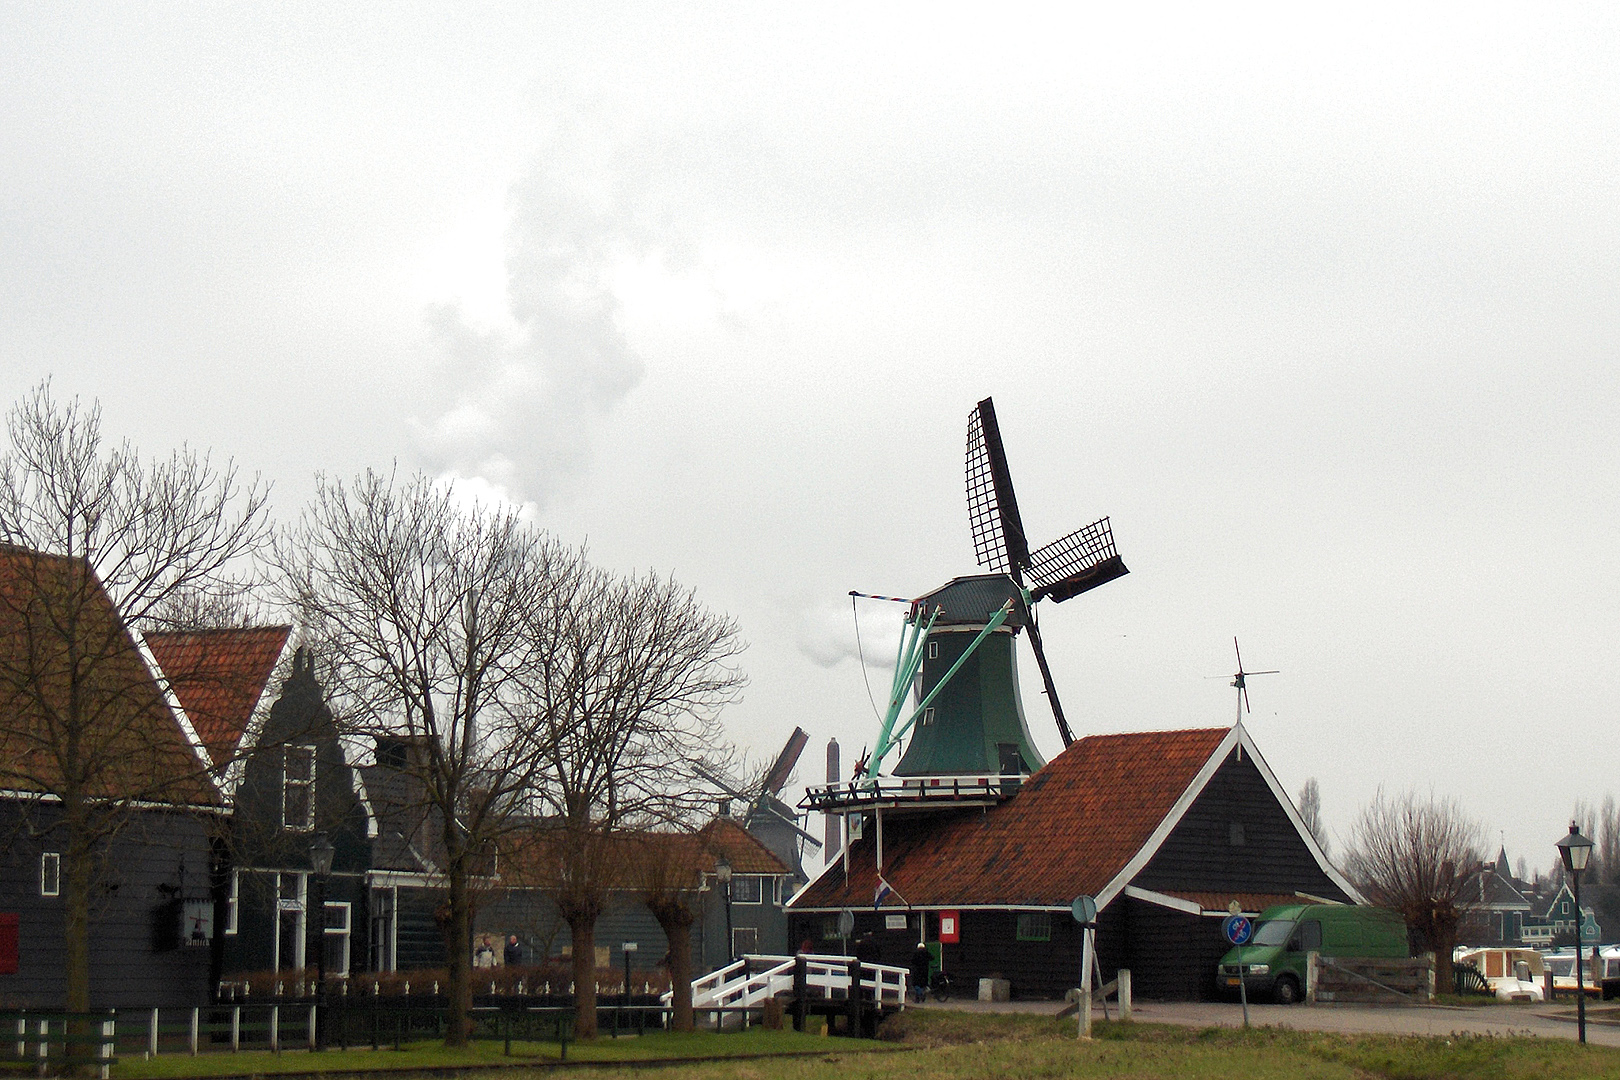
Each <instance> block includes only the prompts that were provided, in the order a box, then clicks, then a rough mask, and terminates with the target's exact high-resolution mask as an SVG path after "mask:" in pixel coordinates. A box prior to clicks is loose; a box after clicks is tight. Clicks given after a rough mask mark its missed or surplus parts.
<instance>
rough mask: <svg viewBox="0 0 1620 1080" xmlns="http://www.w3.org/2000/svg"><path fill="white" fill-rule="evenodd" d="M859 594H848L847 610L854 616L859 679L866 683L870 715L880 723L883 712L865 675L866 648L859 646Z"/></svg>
mask: <svg viewBox="0 0 1620 1080" xmlns="http://www.w3.org/2000/svg"><path fill="white" fill-rule="evenodd" d="M860 595H861V594H860V593H858V592H853V591H852V592H851V593H850V594H849V611H850V614H851V615H853V616H854V617H855V655H856V656H858V657H860V659H861V681H862V682H864V683H865V684H866V700H867V701H868V702H870V703H871V705H872V715H873V716H875V717H877V721H878V723H880V724H881V723H882V722H883V714H882V713H880V712H878V707H877V698H875V697H873V696H872V680H871V679H869V678H867V677H866V650H865V649H863V648H862V647H861V611H860V608H859V607H858V606H857V605H856V603H855V598H856V597H858V596H860Z"/></svg>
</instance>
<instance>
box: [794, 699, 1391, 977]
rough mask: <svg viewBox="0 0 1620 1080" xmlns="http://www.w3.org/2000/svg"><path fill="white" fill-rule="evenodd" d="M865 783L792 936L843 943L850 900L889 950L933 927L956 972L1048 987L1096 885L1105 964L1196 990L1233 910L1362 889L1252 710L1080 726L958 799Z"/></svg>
mask: <svg viewBox="0 0 1620 1080" xmlns="http://www.w3.org/2000/svg"><path fill="white" fill-rule="evenodd" d="M937 782H938V781H935V780H932V779H925V780H924V781H923V784H924V785H927V784H934V783H937ZM871 790H872V791H874V792H875V793H876V795H875V796H874V799H875V801H874V802H871V803H870V804H868V805H866V806H864V807H863V808H862V809H861V810H860V815H859V816H860V817H861V819H862V820H861V823H860V824H861V827H860V828H859V830H858V831H859V833H860V838H859V839H857V840H855V841H854V842H853V843H851V844H848V845H846V847H845V849H844V851H843V852H842V853H841V856H840V858H839V859H838V860H836V861H834V862H832V863H830V864H829V865H828V866H827V867H826V868H825V869H824V870H823V871H822V872H821V874H820V875H819V876H818V877H817V878H816V879H815V880H814V881H813V882H811V884H810V885H809V886H807V887H806V888H805V889H804V890H803V891H802V892H800V893H799V894H798V895H797V896H795V897H794V898H793V899H792V901H791V902H790V903H789V905H788V913H789V923H790V937H791V938H792V939H793V940H799V939H801V938H809V939H811V941H812V942H813V943H815V944H817V945H823V946H825V947H828V948H831V949H834V950H836V949H837V948H838V947H839V945H840V944H841V942H840V939H839V934H838V922H839V919H838V916H839V914H840V913H841V912H843V911H850V912H852V913H853V915H854V918H855V935H856V936H857V937H868V936H869V940H870V941H871V942H872V943H873V945H874V946H875V947H876V950H877V952H878V953H879V955H880V956H881V958H882V960H883V962H885V963H892V964H905V963H906V961H907V959H908V958H909V956H910V955H911V954H912V952H913V951H914V950H915V948H916V945H917V943H918V942H919V941H925V942H928V943H930V944H937V945H938V947H939V950H940V954H941V962H942V965H943V967H944V969H945V970H946V971H947V972H950V973H951V974H953V975H960V976H963V977H966V978H967V979H968V980H970V981H971V980H972V979H975V978H980V977H989V976H999V977H1002V978H1006V979H1008V980H1009V981H1010V983H1011V986H1012V992H1013V993H1014V994H1015V995H1016V996H1021V997H1048V996H1056V995H1060V994H1061V993H1062V992H1063V991H1064V990H1065V989H1066V988H1068V987H1071V986H1073V985H1075V982H1076V978H1077V975H1078V969H1079V964H1080V942H1081V932H1080V927H1079V926H1078V924H1077V923H1076V922H1075V921H1074V919H1073V918H1072V917H1071V915H1070V907H1071V904H1072V902H1073V901H1074V900H1075V899H1076V898H1077V897H1080V896H1091V897H1093V898H1094V899H1095V902H1096V905H1097V909H1098V912H1099V914H1098V916H1097V937H1096V942H1097V949H1098V955H1099V959H1100V962H1101V966H1102V969H1103V971H1104V972H1105V973H1109V972H1112V971H1114V970H1115V969H1117V968H1130V969H1131V971H1132V975H1133V979H1134V986H1135V988H1136V992H1137V993H1138V994H1140V995H1142V996H1144V997H1149V998H1199V997H1204V996H1208V995H1209V994H1211V993H1212V992H1213V990H1214V972H1215V966H1216V964H1217V962H1218V961H1219V959H1220V957H1221V955H1222V954H1223V953H1224V952H1225V951H1226V950H1227V948H1228V946H1227V944H1226V942H1225V940H1224V938H1223V937H1222V935H1221V929H1220V926H1221V920H1222V919H1223V918H1224V917H1225V916H1226V915H1227V914H1228V912H1229V911H1230V910H1240V911H1242V912H1245V913H1248V914H1251V915H1253V914H1258V913H1259V912H1260V911H1262V910H1264V909H1265V908H1267V907H1270V906H1272V905H1273V904H1279V903H1285V902H1297V900H1298V899H1299V898H1301V897H1306V898H1311V899H1316V900H1320V901H1323V902H1329V903H1360V902H1363V900H1362V897H1361V896H1360V895H1359V894H1358V893H1357V892H1356V890H1355V888H1354V887H1353V886H1352V885H1351V883H1350V882H1349V881H1348V880H1347V879H1346V878H1345V877H1344V876H1343V875H1342V874H1341V873H1340V872H1339V871H1338V870H1336V869H1335V868H1334V867H1333V866H1332V865H1331V864H1330V863H1329V862H1328V860H1327V858H1326V856H1325V855H1324V854H1323V852H1322V849H1321V848H1320V847H1319V846H1318V844H1317V843H1316V841H1315V839H1314V838H1313V837H1312V836H1311V832H1310V830H1309V829H1308V828H1307V827H1306V826H1305V824H1304V822H1303V821H1302V820H1301V819H1300V816H1299V814H1298V812H1297V811H1296V810H1295V809H1294V806H1293V804H1292V802H1291V801H1290V800H1289V798H1288V796H1287V794H1286V792H1285V791H1284V790H1283V788H1282V787H1281V785H1280V784H1279V783H1278V782H1277V778H1276V777H1275V776H1274V775H1273V773H1272V772H1271V769H1270V768H1269V767H1268V766H1267V765H1266V762H1265V759H1264V758H1263V757H1262V756H1261V755H1260V751H1259V749H1258V747H1256V745H1255V743H1254V740H1253V739H1252V738H1251V737H1250V735H1249V733H1248V731H1247V730H1246V729H1245V728H1244V727H1243V725H1242V724H1238V725H1235V726H1233V727H1231V728H1205V729H1195V730H1184V731H1153V732H1140V733H1130V734H1119V735H1096V736H1091V737H1089V738H1084V739H1080V740H1078V741H1076V742H1074V743H1073V744H1072V745H1070V746H1069V747H1068V749H1066V750H1064V751H1063V752H1062V753H1061V754H1059V755H1058V756H1057V757H1055V758H1053V759H1052V761H1050V762H1048V763H1047V764H1046V765H1044V766H1043V767H1041V768H1040V769H1039V770H1037V771H1036V772H1034V773H1033V775H1031V776H1030V777H1029V778H1028V779H1027V780H1025V781H1023V782H1022V783H1020V784H1017V785H1013V784H1002V785H1000V787H999V789H998V788H997V787H996V786H991V787H989V788H979V789H975V790H979V791H982V792H983V793H984V794H983V796H982V797H981V798H980V802H979V804H978V805H973V806H969V807H966V808H957V809H948V810H937V809H936V810H928V809H920V808H918V807H919V804H920V802H921V801H922V800H921V799H919V798H918V797H917V796H918V795H919V794H922V793H926V792H928V791H932V790H939V791H945V790H947V789H946V788H930V787H926V786H923V787H912V786H910V785H909V784H908V783H906V782H897V783H896V786H892V787H890V788H888V789H885V788H883V787H882V786H879V787H876V788H873V789H871ZM885 791H889V792H892V793H893V794H892V797H891V796H889V795H885V794H884V792H885ZM813 795H814V793H812V796H813ZM809 801H812V802H813V801H814V800H813V798H812V799H811V800H809ZM851 824H852V825H853V824H855V822H852V823H851Z"/></svg>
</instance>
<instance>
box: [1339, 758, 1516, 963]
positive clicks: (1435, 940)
mask: <svg viewBox="0 0 1620 1080" xmlns="http://www.w3.org/2000/svg"><path fill="white" fill-rule="evenodd" d="M1484 850H1485V830H1484V828H1483V826H1481V825H1480V823H1479V822H1477V821H1475V820H1474V819H1473V818H1471V817H1469V816H1468V815H1467V814H1466V813H1465V812H1464V811H1463V808H1462V806H1461V804H1459V803H1458V802H1457V800H1456V799H1454V798H1439V797H1437V796H1435V795H1434V794H1433V793H1431V794H1430V795H1429V796H1428V798H1426V799H1423V798H1419V797H1418V795H1417V793H1416V792H1412V791H1408V792H1405V793H1404V794H1401V795H1398V796H1387V795H1385V793H1384V792H1383V790H1382V789H1380V790H1379V792H1378V795H1377V797H1376V798H1375V799H1374V800H1373V801H1372V803H1371V804H1370V805H1368V806H1367V807H1366V809H1364V810H1362V812H1361V817H1360V818H1359V819H1357V821H1356V824H1355V827H1354V828H1353V829H1352V830H1351V833H1350V849H1349V851H1348V852H1347V853H1346V856H1345V870H1346V871H1347V872H1348V873H1349V875H1350V877H1351V879H1352V880H1354V881H1355V882H1356V884H1357V886H1359V887H1360V889H1361V891H1362V892H1363V893H1365V894H1366V896H1367V897H1368V899H1370V900H1371V901H1372V902H1373V903H1375V904H1378V905H1380V906H1382V907H1389V908H1394V909H1395V910H1396V911H1399V912H1400V913H1401V915H1402V916H1403V917H1404V918H1405V919H1406V924H1407V927H1408V929H1409V930H1410V931H1411V933H1412V935H1413V937H1414V938H1415V941H1414V944H1415V945H1417V946H1418V947H1420V948H1423V949H1426V950H1432V951H1433V953H1434V959H1435V981H1436V984H1437V985H1438V986H1441V987H1446V986H1450V985H1451V952H1452V949H1453V948H1454V947H1455V946H1456V943H1457V928H1458V925H1459V922H1460V921H1461V908H1462V906H1463V902H1464V901H1465V900H1466V898H1465V897H1464V896H1463V887H1464V885H1465V884H1466V883H1467V881H1468V880H1469V878H1470V877H1471V876H1472V875H1473V873H1474V872H1475V871H1476V870H1477V869H1478V868H1479V865H1480V862H1481V860H1482V857H1483V852H1484Z"/></svg>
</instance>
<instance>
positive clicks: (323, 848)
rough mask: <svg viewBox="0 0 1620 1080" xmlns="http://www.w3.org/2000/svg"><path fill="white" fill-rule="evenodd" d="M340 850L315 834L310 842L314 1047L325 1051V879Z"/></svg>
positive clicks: (323, 837)
mask: <svg viewBox="0 0 1620 1080" xmlns="http://www.w3.org/2000/svg"><path fill="white" fill-rule="evenodd" d="M336 850H337V849H336V848H335V847H333V846H332V841H331V840H329V839H327V836H326V834H325V833H316V834H315V838H314V839H313V840H311V841H310V842H309V866H310V869H311V870H313V871H315V903H313V904H312V905H310V906H311V907H312V908H314V912H313V914H314V916H315V1018H316V1019H315V1047H316V1049H324V1048H325V1043H324V1042H323V1040H322V1039H321V1031H322V1029H323V1028H325V1026H326V1009H325V1008H324V1006H325V1005H326V875H327V874H329V873H331V872H332V855H333V853H334V852H335V851H336Z"/></svg>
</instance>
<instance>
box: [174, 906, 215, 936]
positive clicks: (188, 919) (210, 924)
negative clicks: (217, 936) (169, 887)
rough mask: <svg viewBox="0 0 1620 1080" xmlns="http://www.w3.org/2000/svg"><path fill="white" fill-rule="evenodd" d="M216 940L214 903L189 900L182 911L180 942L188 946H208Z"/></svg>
mask: <svg viewBox="0 0 1620 1080" xmlns="http://www.w3.org/2000/svg"><path fill="white" fill-rule="evenodd" d="M213 939H214V902H213V901H212V900H187V901H186V902H185V904H184V905H182V907H181V909H180V940H181V941H182V942H184V943H185V944H187V945H207V944H208V943H209V942H210V941H212V940H213Z"/></svg>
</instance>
